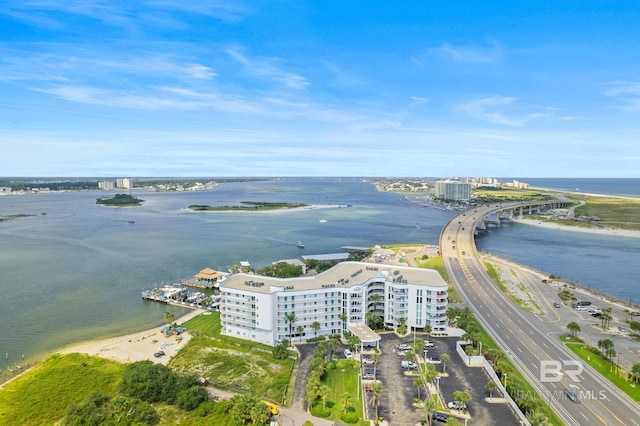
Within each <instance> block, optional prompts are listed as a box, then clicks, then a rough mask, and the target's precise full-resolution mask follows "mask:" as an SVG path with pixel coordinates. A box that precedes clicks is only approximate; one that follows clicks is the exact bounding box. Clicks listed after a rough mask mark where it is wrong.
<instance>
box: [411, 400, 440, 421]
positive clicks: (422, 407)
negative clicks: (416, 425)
mask: <svg viewBox="0 0 640 426" xmlns="http://www.w3.org/2000/svg"><path fill="white" fill-rule="evenodd" d="M437 408H438V404H437V403H436V400H435V399H433V398H431V397H429V398H425V399H423V400H421V401H420V402H418V403H416V412H417V413H418V414H422V415H423V416H424V417H425V418H426V420H427V425H429V426H431V416H433V413H434V411H436V409H437Z"/></svg>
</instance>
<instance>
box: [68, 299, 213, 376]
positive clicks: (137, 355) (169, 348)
mask: <svg viewBox="0 0 640 426" xmlns="http://www.w3.org/2000/svg"><path fill="white" fill-rule="evenodd" d="M205 312H206V311H203V310H200V309H196V310H194V311H193V312H190V313H188V314H186V315H184V316H182V317H180V318H178V319H177V320H176V323H177V324H182V323H184V322H185V321H188V320H190V319H191V318H193V317H196V316H198V315H200V314H202V313H205ZM180 337H181V338H180V339H177V338H176V336H174V335H170V336H165V334H164V332H163V331H162V326H160V325H159V326H157V327H154V328H152V329H149V330H145V331H140V332H136V333H131V334H127V335H125V336H119V337H112V338H108V339H103V340H95V341H88V342H82V343H78V344H74V345H71V346H68V347H66V348H63V349H61V350H59V351H57V353H60V354H69V353H84V354H88V355H91V356H99V357H102V358H108V359H112V360H115V361H121V362H135V361H143V360H150V361H153V362H155V363H158V364H164V365H167V364H168V363H169V361H170V360H171V358H173V356H175V354H176V353H177V352H178V351H179V350H180V349H182V348H183V347H185V345H187V343H189V341H190V340H191V334H189V331H188V330H187V331H186V332H183V333H181V336H180ZM159 350H162V351H164V353H165V355H164V356H162V357H155V356H154V355H153V354H154V353H156V352H158V351H159Z"/></svg>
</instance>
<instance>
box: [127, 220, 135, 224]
mask: <svg viewBox="0 0 640 426" xmlns="http://www.w3.org/2000/svg"><path fill="white" fill-rule="evenodd" d="M128 222H129V223H136V221H135V220H129V221H128Z"/></svg>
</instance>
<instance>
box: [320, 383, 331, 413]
mask: <svg viewBox="0 0 640 426" xmlns="http://www.w3.org/2000/svg"><path fill="white" fill-rule="evenodd" d="M319 392H320V398H322V410H326V409H327V397H328V396H329V392H331V388H330V387H329V386H328V385H322V386H320V389H319Z"/></svg>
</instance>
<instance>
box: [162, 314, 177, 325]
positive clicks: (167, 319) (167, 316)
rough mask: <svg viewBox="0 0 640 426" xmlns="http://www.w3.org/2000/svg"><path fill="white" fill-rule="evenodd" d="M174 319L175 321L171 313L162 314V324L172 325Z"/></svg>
mask: <svg viewBox="0 0 640 426" xmlns="http://www.w3.org/2000/svg"><path fill="white" fill-rule="evenodd" d="M175 319H176V317H175V315H173V314H172V313H171V312H169V311H166V312H165V313H164V322H165V323H167V325H171V324H173V322H174V321H175Z"/></svg>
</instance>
